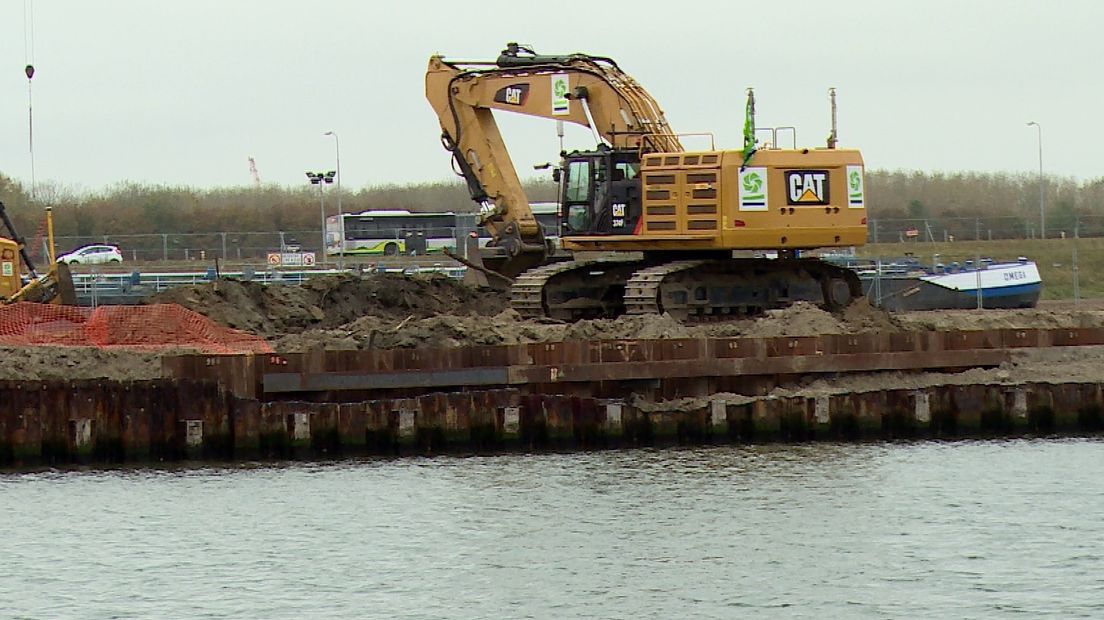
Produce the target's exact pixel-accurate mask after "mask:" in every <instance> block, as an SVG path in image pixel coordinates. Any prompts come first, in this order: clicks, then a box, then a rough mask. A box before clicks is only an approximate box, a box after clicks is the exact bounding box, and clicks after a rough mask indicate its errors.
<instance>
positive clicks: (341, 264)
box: [322, 130, 345, 271]
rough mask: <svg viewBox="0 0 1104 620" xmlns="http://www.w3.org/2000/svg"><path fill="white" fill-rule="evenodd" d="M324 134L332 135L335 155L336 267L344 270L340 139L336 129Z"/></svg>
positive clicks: (343, 218)
mask: <svg viewBox="0 0 1104 620" xmlns="http://www.w3.org/2000/svg"><path fill="white" fill-rule="evenodd" d="M322 135H324V136H333V139H334V150H335V151H336V155H337V247H338V250H337V268H338V269H340V270H342V271H344V270H345V217H344V213H342V211H341V139H340V138H338V137H337V132H336V131H333V130H331V131H327V132H326V133H324V134H322Z"/></svg>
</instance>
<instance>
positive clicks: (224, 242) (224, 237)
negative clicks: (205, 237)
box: [221, 233, 227, 260]
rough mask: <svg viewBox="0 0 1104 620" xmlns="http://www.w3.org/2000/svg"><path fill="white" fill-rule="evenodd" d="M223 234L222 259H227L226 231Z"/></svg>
mask: <svg viewBox="0 0 1104 620" xmlns="http://www.w3.org/2000/svg"><path fill="white" fill-rule="evenodd" d="M221 234H222V260H226V258H227V257H226V233H221Z"/></svg>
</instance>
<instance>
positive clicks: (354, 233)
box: [326, 202, 560, 256]
mask: <svg viewBox="0 0 1104 620" xmlns="http://www.w3.org/2000/svg"><path fill="white" fill-rule="evenodd" d="M530 208H532V209H533V214H534V215H536V217H537V221H538V222H540V224H541V227H542V228H543V229H544V234H545V236H546V237H549V238H558V237H559V236H560V216H559V205H558V204H557V203H554V202H538V203H533V204H531V205H530ZM341 225H342V226H344V229H345V247H344V248H342V247H341V234H340V233H341V228H340V227H339V224H338V218H337V216H336V215H331V216H329V217H328V218H326V253H327V254H330V255H335V254H339V253H341V252H342V251H344V253H345V255H346V256H356V255H375V254H380V255H384V256H398V255H400V254H404V255H405V254H424V253H434V252H441V251H443V250H444V249H445V248H450V249H453V248H455V247H456V245H457V239H464V238H465V237H467V236H468V235H469V234H470V233H471V232H472V231H478V233H479V240H480V244H481V245H484V244H486V243H487V241H489V240H490V239H489V237H488V236H487V233H486V231H485V230H483V228H482V227H481V226H479V216H478V215H477V214H475V213H455V212H452V211H445V212H441V213H415V212H412V211H405V210H386V211H362V212H360V213H346V214H344V215H342V220H341Z"/></svg>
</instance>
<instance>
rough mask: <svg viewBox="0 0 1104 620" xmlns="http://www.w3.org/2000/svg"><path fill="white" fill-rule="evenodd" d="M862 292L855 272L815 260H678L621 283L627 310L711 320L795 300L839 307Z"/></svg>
mask: <svg viewBox="0 0 1104 620" xmlns="http://www.w3.org/2000/svg"><path fill="white" fill-rule="evenodd" d="M861 295H862V287H861V285H860V283H859V279H858V276H857V275H856V274H855V273H854V272H852V271H850V270H848V269H845V268H843V267H839V266H836V265H832V264H830V263H826V262H823V261H820V260H817V259H784V260H774V259H738V258H737V259H713V260H680V261H673V262H668V263H662V264H658V265H651V266H647V267H644V268H642V269H640V270H639V271H637V272H636V273H634V274H632V276H631V277H630V278H629V280H628V282H626V284H625V311H626V313H628V314H661V313H667V314H670V315H672V316H673V317H675V318H677V319H679V320H683V321H694V320H715V319H722V318H725V317H730V316H748V315H754V314H758V313H760V312H762V311H764V310H769V309H774V308H784V307H786V306H789V305H791V304H793V303H795V302H798V301H805V302H809V303H815V304H818V305H820V306H822V307H824V308H826V309H828V310H839V309H841V308H843V307H845V306H847V305H848V304H849V303H851V301H853V300H854V299H856V298H858V297H860V296H861Z"/></svg>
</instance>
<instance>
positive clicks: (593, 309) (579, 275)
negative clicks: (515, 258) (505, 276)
mask: <svg viewBox="0 0 1104 620" xmlns="http://www.w3.org/2000/svg"><path fill="white" fill-rule="evenodd" d="M641 264H642V263H641V262H640V261H639V260H632V259H618V258H613V259H590V260H571V261H565V262H560V263H551V264H548V265H541V266H540V267H534V268H533V269H529V270H527V271H525V272H523V273H522V274H521V275H519V276H518V277H517V278H515V279H514V283H513V285H512V286H511V287H510V306H511V307H512V308H513V309H514V310H516V311H517V312H518V314H520V315H522V316H523V317H528V318H543V317H549V318H553V319H559V320H564V321H573V320H576V319H581V318H598V317H613V316H617V315H619V314H623V313H624V285H625V281H626V280H627V279H628V278H629V276H630V275H631V274H632V273H633V272H635V271H636V270H637V269H639V268H640V265H641Z"/></svg>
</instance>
